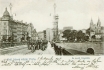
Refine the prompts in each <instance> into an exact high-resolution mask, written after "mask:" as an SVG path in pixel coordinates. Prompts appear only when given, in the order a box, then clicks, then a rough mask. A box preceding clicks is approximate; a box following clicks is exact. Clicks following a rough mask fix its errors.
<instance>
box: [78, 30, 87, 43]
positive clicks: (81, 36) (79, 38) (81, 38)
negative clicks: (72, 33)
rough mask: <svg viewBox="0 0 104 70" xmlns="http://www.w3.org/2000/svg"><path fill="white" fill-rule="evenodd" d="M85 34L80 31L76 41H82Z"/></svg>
mask: <svg viewBox="0 0 104 70" xmlns="http://www.w3.org/2000/svg"><path fill="white" fill-rule="evenodd" d="M84 38H85V33H83V32H82V31H81V30H80V31H78V32H77V41H84Z"/></svg>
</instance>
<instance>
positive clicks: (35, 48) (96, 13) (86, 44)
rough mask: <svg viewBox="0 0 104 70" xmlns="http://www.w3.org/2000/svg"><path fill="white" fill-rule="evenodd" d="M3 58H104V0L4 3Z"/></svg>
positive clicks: (0, 9) (0, 13)
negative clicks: (6, 56) (65, 56)
mask: <svg viewBox="0 0 104 70" xmlns="http://www.w3.org/2000/svg"><path fill="white" fill-rule="evenodd" d="M0 55H57V56H64V55H67V56H70V55H104V0H0Z"/></svg>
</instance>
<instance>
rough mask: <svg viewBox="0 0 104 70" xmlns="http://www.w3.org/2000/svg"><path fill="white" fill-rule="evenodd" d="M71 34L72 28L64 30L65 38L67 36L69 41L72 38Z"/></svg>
mask: <svg viewBox="0 0 104 70" xmlns="http://www.w3.org/2000/svg"><path fill="white" fill-rule="evenodd" d="M70 35H71V30H65V31H64V32H63V36H62V37H63V38H66V39H67V41H69V40H70Z"/></svg>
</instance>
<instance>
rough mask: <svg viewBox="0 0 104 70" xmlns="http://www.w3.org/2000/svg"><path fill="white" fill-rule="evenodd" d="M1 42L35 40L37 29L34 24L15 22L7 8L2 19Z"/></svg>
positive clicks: (0, 24)
mask: <svg viewBox="0 0 104 70" xmlns="http://www.w3.org/2000/svg"><path fill="white" fill-rule="evenodd" d="M0 26H1V27H0V41H2V40H3V41H8V40H9V39H10V40H11V39H13V41H16V42H21V41H26V40H27V38H31V39H35V38H36V36H37V33H36V29H34V26H33V24H32V23H29V24H28V23H24V22H23V21H18V20H14V19H13V17H12V16H11V15H10V13H9V12H8V10H7V8H5V11H4V13H3V16H2V17H1V18H0Z"/></svg>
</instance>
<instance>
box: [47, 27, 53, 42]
mask: <svg viewBox="0 0 104 70" xmlns="http://www.w3.org/2000/svg"><path fill="white" fill-rule="evenodd" d="M53 38H54V33H53V30H52V29H50V28H47V29H46V40H48V41H52V40H53Z"/></svg>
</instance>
